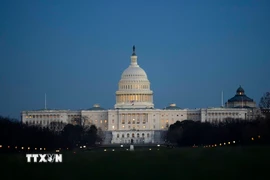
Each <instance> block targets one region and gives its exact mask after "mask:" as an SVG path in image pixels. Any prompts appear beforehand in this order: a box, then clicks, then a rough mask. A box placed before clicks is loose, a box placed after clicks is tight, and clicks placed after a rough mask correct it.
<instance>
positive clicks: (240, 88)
mask: <svg viewBox="0 0 270 180" xmlns="http://www.w3.org/2000/svg"><path fill="white" fill-rule="evenodd" d="M236 92H237V93H240V92H241V93H244V92H245V91H244V89H243V88H242V87H241V86H240V87H239V88H238V89H237V90H236Z"/></svg>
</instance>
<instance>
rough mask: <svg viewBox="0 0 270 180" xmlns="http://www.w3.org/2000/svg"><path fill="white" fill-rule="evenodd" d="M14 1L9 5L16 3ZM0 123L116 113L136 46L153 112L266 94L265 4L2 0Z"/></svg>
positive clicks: (269, 27)
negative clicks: (58, 114)
mask: <svg viewBox="0 0 270 180" xmlns="http://www.w3.org/2000/svg"><path fill="white" fill-rule="evenodd" d="M14 2H15V3H14ZM0 14H1V15H2V16H0V20H1V21H0V22H1V23H3V24H2V27H3V28H1V29H0V36H1V41H0V59H3V61H1V62H0V64H1V67H2V69H3V70H2V71H3V72H2V73H1V74H3V78H0V84H1V85H2V88H1V90H0V92H1V93H0V98H1V102H0V115H1V116H4V117H5V116H9V117H12V118H16V119H19V118H20V113H21V112H22V111H28V110H33V109H42V108H44V107H45V104H44V103H45V99H44V95H45V93H46V96H47V97H46V106H47V108H50V109H61V110H65V109H66V110H67V109H71V110H78V109H88V108H91V107H92V106H93V105H94V104H99V105H100V106H101V107H103V108H105V109H109V108H113V107H114V104H115V92H116V91H117V90H118V82H119V80H120V78H121V74H122V72H123V71H124V70H125V69H126V68H127V67H128V66H129V64H130V56H131V54H132V46H133V45H135V46H136V54H137V56H138V64H139V66H140V67H141V68H143V69H144V70H145V72H146V73H147V76H148V79H149V81H150V83H151V90H153V92H154V95H153V99H154V105H155V108H160V109H163V108H164V107H167V106H168V105H169V104H170V103H175V104H176V105H177V106H178V107H180V108H189V109H195V108H206V107H220V106H221V96H222V95H221V93H222V92H223V104H225V102H227V100H228V99H230V98H232V97H233V96H234V95H235V93H236V90H237V88H238V87H239V86H240V85H241V86H242V87H243V89H244V90H245V94H246V95H247V96H248V97H250V98H251V99H253V100H254V101H255V102H256V105H257V106H258V104H259V100H260V98H261V97H262V96H263V94H264V93H265V92H267V91H269V89H270V82H269V81H268V78H267V77H270V71H269V69H268V67H269V66H270V60H269V59H270V58H269V57H270V34H269V32H270V24H269V23H268V22H269V19H270V2H269V1H260V2H258V1H254V0H246V1H237V2H235V1H233V0H228V1H225V2H221V1H220V2H216V1H213V0H206V1H203V2H201V1H195V0H192V1H189V2H184V1H170V2H165V1H158V2H156V3H155V4H153V3H151V2H144V1H141V0H137V1H129V2H128V1H123V0H119V1H117V2H109V1H104V0H103V1H102V0H101V1H99V2H92V1H90V2H86V1H77V2H76V3H71V2H67V1H63V0H59V1H57V2H46V3H44V2H37V1H34V0H28V1H23V2H21V1H13V3H11V2H9V1H4V3H2V6H1V7H0Z"/></svg>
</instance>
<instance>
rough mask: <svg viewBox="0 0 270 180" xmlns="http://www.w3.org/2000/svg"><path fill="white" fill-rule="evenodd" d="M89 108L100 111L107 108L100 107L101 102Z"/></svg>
mask: <svg viewBox="0 0 270 180" xmlns="http://www.w3.org/2000/svg"><path fill="white" fill-rule="evenodd" d="M88 110H90V111H98V110H99V111H100V110H105V109H104V108H102V107H100V105H99V104H94V106H93V107H92V108H90V109H88Z"/></svg>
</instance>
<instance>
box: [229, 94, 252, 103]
mask: <svg viewBox="0 0 270 180" xmlns="http://www.w3.org/2000/svg"><path fill="white" fill-rule="evenodd" d="M242 101H248V102H253V99H251V98H249V97H247V96H246V95H238V94H236V95H235V96H234V97H232V98H231V99H229V100H228V102H242Z"/></svg>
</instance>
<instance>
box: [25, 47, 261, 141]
mask: <svg viewBox="0 0 270 180" xmlns="http://www.w3.org/2000/svg"><path fill="white" fill-rule="evenodd" d="M259 114H260V113H259V112H258V111H257V110H255V109H245V108H203V109H181V108H178V107H177V106H176V104H171V105H170V106H168V107H167V108H165V109H155V108H154V103H153V91H152V90H151V89H150V82H149V80H148V78H147V75H146V73H145V71H144V70H143V69H142V68H140V67H139V65H138V63H137V56H136V54H135V47H134V49H133V54H132V56H131V64H130V66H129V67H128V68H127V69H126V70H125V71H124V72H123V74H122V76H121V80H120V81H119V88H118V90H117V91H116V104H115V108H114V109H109V110H105V109H102V108H101V107H100V106H99V105H94V107H93V108H91V109H90V110H80V111H70V110H37V111H23V112H22V114H21V117H22V122H23V123H27V124H29V125H41V126H43V127H46V126H50V127H51V128H53V129H55V128H54V127H53V126H55V123H52V122H57V123H60V124H61V123H63V124H68V123H72V124H78V123H79V124H82V125H85V126H89V125H96V127H97V128H101V129H102V130H103V131H105V132H107V135H106V138H107V140H106V143H130V142H131V139H133V141H134V144H136V143H157V142H159V139H160V138H161V137H160V133H159V132H160V131H162V130H163V131H164V130H167V129H168V127H169V126H170V125H171V124H174V123H175V122H176V121H184V120H194V121H201V122H216V121H219V122H220V121H223V120H225V119H226V118H234V119H239V118H240V119H252V118H254V117H255V116H257V115H259ZM58 130H61V128H59V129H58Z"/></svg>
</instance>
